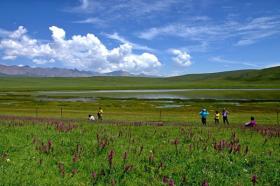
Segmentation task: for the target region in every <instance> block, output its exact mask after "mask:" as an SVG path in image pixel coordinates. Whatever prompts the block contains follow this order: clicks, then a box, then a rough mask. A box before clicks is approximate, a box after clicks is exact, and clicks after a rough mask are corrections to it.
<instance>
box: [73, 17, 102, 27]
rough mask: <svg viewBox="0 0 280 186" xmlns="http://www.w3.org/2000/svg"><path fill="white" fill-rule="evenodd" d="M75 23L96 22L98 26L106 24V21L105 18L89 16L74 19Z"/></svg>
mask: <svg viewBox="0 0 280 186" xmlns="http://www.w3.org/2000/svg"><path fill="white" fill-rule="evenodd" d="M74 23H80V24H94V25H98V26H106V23H105V21H104V20H103V19H100V18H98V17H89V18H86V19H83V20H79V21H74Z"/></svg>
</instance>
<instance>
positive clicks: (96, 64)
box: [0, 26, 161, 73]
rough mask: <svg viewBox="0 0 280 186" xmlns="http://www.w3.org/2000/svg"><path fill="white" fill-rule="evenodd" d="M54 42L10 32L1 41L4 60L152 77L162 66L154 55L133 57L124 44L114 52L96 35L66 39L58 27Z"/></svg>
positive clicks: (20, 31) (22, 30)
mask: <svg viewBox="0 0 280 186" xmlns="http://www.w3.org/2000/svg"><path fill="white" fill-rule="evenodd" d="M49 29H50V31H51V32H52V41H49V42H47V43H42V42H40V41H38V40H37V39H33V38H30V37H29V36H28V35H27V30H26V29H25V28H24V27H23V26H20V27H18V29H17V30H15V31H13V32H9V34H8V36H7V37H5V38H4V39H2V40H0V49H2V50H3V54H4V55H3V56H2V58H3V59H5V60H8V59H10V60H13V59H16V58H17V57H26V58H29V59H31V60H32V61H33V62H34V63H36V64H47V63H54V62H60V63H63V64H64V66H65V67H70V68H77V69H80V70H90V71H97V72H111V71H115V70H124V71H128V72H131V73H143V72H145V73H150V72H154V71H155V69H157V68H158V67H160V66H161V63H160V61H159V60H158V58H157V57H156V56H155V55H154V54H152V53H142V54H134V53H133V49H134V48H133V45H131V44H130V43H125V41H124V42H123V43H122V44H121V45H120V46H118V47H116V48H113V49H111V50H109V49H107V47H106V46H105V45H104V44H103V43H102V42H101V41H100V40H99V38H97V37H96V36H95V35H94V34H91V33H88V34H86V35H73V36H72V37H71V38H70V39H66V32H65V31H64V30H63V29H62V28H59V27H56V26H51V27H49Z"/></svg>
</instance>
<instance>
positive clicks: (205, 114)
mask: <svg viewBox="0 0 280 186" xmlns="http://www.w3.org/2000/svg"><path fill="white" fill-rule="evenodd" d="M199 115H200V117H201V122H202V125H206V118H207V116H208V115H209V113H208V111H207V110H206V109H205V108H204V109H202V110H201V111H200V113H199Z"/></svg>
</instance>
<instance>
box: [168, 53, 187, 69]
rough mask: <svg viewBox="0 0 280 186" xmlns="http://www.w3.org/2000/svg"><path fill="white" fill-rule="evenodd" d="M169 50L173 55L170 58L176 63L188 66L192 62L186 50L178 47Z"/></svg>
mask: <svg viewBox="0 0 280 186" xmlns="http://www.w3.org/2000/svg"><path fill="white" fill-rule="evenodd" d="M169 51H170V53H171V54H173V55H174V57H172V60H173V61H174V62H176V63H177V64H179V65H181V66H185V67H186V66H190V65H191V64H192V62H191V55H190V54H188V53H187V52H185V51H181V50H178V49H170V50H169Z"/></svg>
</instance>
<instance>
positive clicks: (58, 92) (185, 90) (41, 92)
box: [38, 89, 280, 94]
mask: <svg viewBox="0 0 280 186" xmlns="http://www.w3.org/2000/svg"><path fill="white" fill-rule="evenodd" d="M272 90H276V91H277V90H279V91H280V89H146V90H81V91H39V92H38V93H39V94H79V93H82V94H83V93H165V92H188V91H272Z"/></svg>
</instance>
